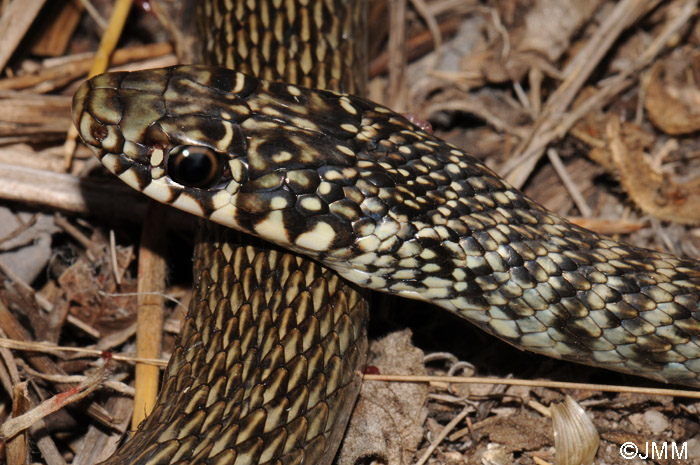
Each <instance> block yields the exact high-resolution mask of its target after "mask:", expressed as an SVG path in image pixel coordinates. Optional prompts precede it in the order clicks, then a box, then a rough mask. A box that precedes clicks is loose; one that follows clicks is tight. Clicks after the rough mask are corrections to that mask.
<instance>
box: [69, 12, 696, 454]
mask: <svg viewBox="0 0 700 465" xmlns="http://www.w3.org/2000/svg"><path fill="white" fill-rule="evenodd" d="M244 3H246V2H239V6H240V5H242V4H244ZM262 3H265V4H268V3H269V2H262ZM273 3H281V2H273ZM287 3H289V2H287ZM302 3H304V2H302ZM311 3H314V2H311ZM321 3H322V2H318V4H321ZM314 4H315V3H314ZM319 8H321V7H319ZM312 10H313V7H312V6H309V11H312ZM305 11H306V10H305ZM307 13H308V11H307ZM318 17H319V18H321V19H323V18H326V16H324V15H319V16H318ZM326 20H328V19H327V18H326ZM272 30H274V27H273V28H272ZM232 35H235V34H232ZM302 68H303V66H302V67H300V68H299V69H302ZM326 71H328V70H323V72H322V73H320V74H322V75H323V76H325V77H326V78H328V79H329V82H330V81H332V80H333V79H336V80H337V77H338V76H336V77H335V78H334V77H333V72H326ZM262 74H263V75H264V74H265V73H264V72H263V73H262ZM329 77H330V78H329ZM73 111H74V121H75V124H76V126H77V127H78V128H79V129H80V133H81V136H82V137H83V139H84V141H85V142H86V143H87V144H88V146H90V147H91V148H92V149H93V150H94V152H95V153H96V155H97V156H98V158H99V159H100V160H101V161H102V162H103V163H104V165H105V166H106V167H107V168H108V169H109V170H110V171H112V172H114V173H115V174H116V175H117V176H119V177H120V178H121V179H122V180H124V181H125V182H127V183H128V184H129V185H131V186H132V187H134V188H136V189H138V190H141V191H143V192H144V193H146V194H147V195H149V196H151V197H153V198H155V199H157V200H160V201H162V202H165V203H168V204H171V205H173V206H175V207H177V208H180V209H183V210H185V211H188V212H191V213H194V214H196V215H198V216H200V217H203V218H206V219H208V220H211V221H214V222H217V223H220V224H222V225H225V226H228V227H230V228H233V229H236V230H238V231H242V232H245V233H249V234H251V235H254V236H257V237H260V238H262V239H265V240H267V241H270V242H272V243H275V244H277V245H278V246H280V247H282V248H284V249H288V250H291V251H293V252H296V253H299V254H303V255H304V256H307V257H311V258H312V259H314V260H315V261H316V262H318V263H321V264H323V265H324V266H327V267H329V268H331V269H333V270H335V272H337V273H338V274H339V275H340V276H342V277H343V278H344V279H345V280H347V281H349V282H351V283H355V284H356V285H358V286H360V287H366V288H371V289H375V290H379V291H382V292H388V293H392V294H396V295H400V296H404V297H408V298H412V299H420V300H424V301H427V302H431V303H434V304H436V305H438V306H441V307H443V308H446V309H448V310H450V311H452V312H455V313H456V314H458V315H460V316H462V317H464V318H465V319H467V320H469V321H471V322H473V323H474V324H476V325H478V326H479V327H481V328H482V329H484V330H486V331H487V332H489V333H491V334H494V335H496V336H498V337H500V338H502V339H504V340H506V341H508V342H510V343H511V344H513V345H515V346H517V347H520V348H523V349H527V350H531V351H534V352H538V353H542V354H546V355H549V356H552V357H556V358H563V359H566V360H573V361H577V362H581V363H587V364H592V365H597V366H602V367H606V368H610V369H614V370H619V371H624V372H631V373H635V374H639V375H643V376H647V377H650V378H654V379H658V380H665V381H671V382H679V383H683V384H688V385H696V386H697V385H700V321H699V318H700V313H699V310H700V302H699V299H700V267H699V266H698V263H697V262H695V261H692V260H684V259H680V258H677V257H674V256H671V255H667V254H663V253H658V252H653V251H649V250H644V249H640V248H636V247H632V246H629V245H625V244H622V243H619V242H615V241H612V240H610V239H606V238H603V237H600V236H598V235H596V234H594V233H592V232H590V231H587V230H585V229H582V228H580V227H577V226H575V225H572V224H571V223H569V222H567V221H566V220H564V219H562V218H560V217H558V216H556V215H554V214H552V213H550V212H548V211H546V210H545V209H544V208H543V207H541V206H540V205H538V204H536V203H535V202H533V201H532V200H530V199H528V198H527V197H525V196H524V195H523V194H521V193H520V192H519V191H517V190H516V189H514V188H512V187H511V186H509V185H508V184H507V183H506V182H505V181H503V180H502V179H501V178H499V177H498V176H497V175H496V174H495V173H493V172H492V171H491V170H489V169H488V168H487V167H485V166H484V165H483V164H482V163H480V162H479V161H478V160H476V159H474V158H473V157H471V156H469V155H468V154H466V153H465V152H463V151H461V150H460V149H458V148H456V147H454V146H451V145H449V144H447V143H445V142H443V141H441V140H439V139H438V138H436V137H434V136H432V135H430V134H426V133H425V132H423V131H421V130H420V129H418V128H417V127H415V126H414V125H412V124H411V123H409V122H408V121H407V120H406V119H404V118H403V117H401V116H400V115H398V114H396V113H393V112H391V111H390V110H388V109H386V108H384V107H382V106H380V105H377V104H375V103H372V102H369V101H367V100H364V99H361V98H358V97H353V96H350V95H346V94H343V93H339V92H335V91H323V90H317V89H315V90H311V89H307V88H302V87H298V86H295V85H292V84H289V83H282V82H270V81H263V80H258V79H257V78H254V77H252V76H249V75H245V74H241V73H238V72H235V71H232V70H228V69H224V68H209V67H196V66H179V67H174V68H168V69H162V70H150V71H139V72H134V73H114V74H108V75H102V76H98V77H96V78H94V79H92V80H90V81H88V82H87V83H85V84H84V85H83V86H82V87H81V88H80V90H79V91H78V92H77V94H76V96H75V99H74V109H73ZM200 158H201V160H204V162H203V163H204V164H203V165H198V166H199V168H198V170H196V171H191V170H187V169H182V167H183V166H184V167H187V166H189V161H188V160H191V159H200ZM202 166H203V167H202ZM193 173H194V174H193ZM211 228H212V229H213V231H212V233H211V234H213V238H212V237H211V236H207V237H210V238H209V239H207V240H204V241H201V243H200V244H199V246H198V250H199V252H198V256H197V259H196V267H198V269H199V270H201V273H200V274H199V275H198V276H199V277H198V279H199V283H198V289H199V290H198V294H197V295H196V299H195V303H194V304H193V305H192V306H191V308H190V312H189V314H188V320H187V322H186V325H185V329H184V330H183V334H182V336H181V341H180V344H179V346H178V350H177V351H176V353H175V354H174V357H173V361H171V363H170V365H169V368H168V371H167V373H166V377H165V386H164V389H163V391H164V394H161V398H160V401H159V403H158V405H157V407H156V410H155V411H154V413H153V414H152V415H151V416H150V417H149V418H148V420H147V421H146V422H144V424H143V425H141V427H140V428H139V431H138V432H137V433H136V435H135V437H134V438H133V439H132V440H131V441H129V442H128V443H127V444H126V445H125V447H124V448H123V451H122V452H120V454H121V455H118V456H117V457H115V458H114V459H113V460H114V462H120V463H121V462H132V461H134V462H138V463H142V462H143V463H147V462H156V461H157V460H156V459H162V462H163V463H178V462H192V463H194V462H198V461H200V460H201V461H205V462H210V463H218V462H222V463H223V462H228V463H234V460H235V463H239V460H240V463H267V462H278V463H300V462H301V461H307V460H308V461H310V462H311V463H315V462H314V460H321V459H322V460H323V461H325V462H327V461H330V460H331V459H332V456H333V453H334V451H335V448H336V447H337V445H336V444H337V441H338V439H339V437H340V435H341V434H342V428H343V425H344V420H345V419H346V418H347V415H348V414H349V408H350V407H351V405H352V401H353V399H354V396H355V393H356V389H357V385H358V380H357V377H356V376H355V374H354V373H353V370H354V369H356V368H357V367H358V366H359V365H360V364H361V363H362V360H363V357H364V346H365V343H364V336H363V329H362V327H363V325H364V321H365V318H366V316H365V306H364V302H363V301H362V299H361V297H360V296H359V295H358V294H357V293H356V292H355V290H353V288H352V287H350V286H349V285H347V284H343V283H344V281H343V280H342V279H339V278H338V277H337V276H336V275H334V274H333V273H332V272H330V271H329V270H326V269H323V268H322V267H321V266H320V265H318V264H317V263H316V262H312V261H306V260H303V259H301V258H298V257H296V256H294V255H285V254H284V253H283V252H281V251H263V252H260V251H256V250H255V249H253V248H246V247H244V248H241V249H234V248H232V246H230V245H229V241H230V240H231V238H230V237H228V236H226V237H222V235H226V234H228V233H225V232H222V230H221V229H219V228H216V227H213V226H212V227H211ZM202 244H208V245H202ZM280 257H283V258H280ZM236 272H242V274H241V275H237V274H236ZM277 280H279V281H277ZM278 282H282V283H286V284H284V286H286V287H283V288H282V289H283V290H280V289H279V288H278V287H277V286H278V284H275V283H278ZM341 286H342V288H341ZM339 289H340V290H339ZM234 303H235V304H234ZM234 307H235V308H234ZM197 348H198V349H197ZM183 373H184V374H183ZM337 425H339V426H337ZM333 426H337V427H336V428H335V429H334V428H333ZM325 462H324V463H325Z"/></svg>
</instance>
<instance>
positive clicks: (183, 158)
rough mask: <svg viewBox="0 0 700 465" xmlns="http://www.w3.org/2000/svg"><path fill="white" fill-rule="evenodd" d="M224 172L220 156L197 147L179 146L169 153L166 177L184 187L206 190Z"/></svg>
mask: <svg viewBox="0 0 700 465" xmlns="http://www.w3.org/2000/svg"><path fill="white" fill-rule="evenodd" d="M223 172H224V161H223V159H222V157H221V155H220V154H219V153H218V152H216V151H214V150H212V149H210V148H209V147H203V146H198V145H180V146H177V147H175V148H174V149H172V150H171V151H170V154H169V157H168V175H169V176H170V178H171V179H172V180H173V181H175V182H176V183H178V184H182V185H183V186H185V187H195V188H198V189H206V188H209V187H212V186H215V185H216V184H218V182H219V181H220V180H221V177H222V175H223Z"/></svg>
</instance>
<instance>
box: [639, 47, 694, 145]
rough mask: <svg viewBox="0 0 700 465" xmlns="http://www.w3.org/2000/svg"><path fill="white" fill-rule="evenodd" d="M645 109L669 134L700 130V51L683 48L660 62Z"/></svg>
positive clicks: (654, 70) (653, 73) (652, 75)
mask: <svg viewBox="0 0 700 465" xmlns="http://www.w3.org/2000/svg"><path fill="white" fill-rule="evenodd" d="M646 94H647V98H646V100H645V101H644V107H645V108H646V110H647V115H648V116H649V119H650V120H651V122H652V123H654V125H655V126H656V127H658V128H659V129H661V130H662V131H664V132H665V133H667V134H688V133H691V132H695V131H697V130H699V129H700V49H693V48H690V47H683V48H680V49H676V50H674V51H673V53H671V55H670V56H668V57H666V58H665V59H663V60H660V61H658V62H657V63H656V64H655V65H654V66H653V67H652V69H651V72H650V76H649V79H648V80H647V82H646Z"/></svg>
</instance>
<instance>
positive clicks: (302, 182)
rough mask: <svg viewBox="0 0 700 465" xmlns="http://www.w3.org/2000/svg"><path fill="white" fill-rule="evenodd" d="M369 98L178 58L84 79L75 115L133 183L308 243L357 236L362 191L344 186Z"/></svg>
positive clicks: (165, 198)
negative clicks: (175, 62)
mask: <svg viewBox="0 0 700 465" xmlns="http://www.w3.org/2000/svg"><path fill="white" fill-rule="evenodd" d="M351 99H352V100H351ZM376 109H377V107H376V106H375V105H374V104H371V103H370V102H366V101H364V100H361V99H355V98H353V97H349V96H345V95H342V94H338V93H334V92H328V91H318V90H309V89H302V88H298V87H295V86H292V85H289V84H284V83H278V82H266V81H261V80H258V79H256V78H254V77H251V76H248V75H244V74H241V73H237V72H235V71H231V70H228V69H225V68H212V67H198V66H177V67H172V68H165V69H156V70H145V71H136V72H131V73H126V72H119V73H108V74H103V75H100V76H97V77H95V78H93V79H90V80H89V81H87V82H85V83H84V84H83V85H82V86H81V87H80V88H79V90H78V91H77V93H76V94H75V97H74V99H73V120H74V123H75V125H76V127H77V128H78V130H79V133H80V136H81V137H82V139H83V140H84V141H85V143H86V144H87V145H88V147H90V148H91V149H92V151H93V152H94V153H95V155H96V156H97V157H98V158H99V159H100V161H101V162H102V163H103V164H104V165H105V166H106V167H107V168H108V169H109V170H110V171H111V172H113V173H114V174H116V175H117V176H118V177H119V178H120V179H122V180H123V181H124V182H126V183H127V184H129V185H130V186H131V187H133V188H135V189H137V190H139V191H141V192H143V193H145V194H146V195H148V196H149V197H152V198H154V199H156V200H158V201H161V202H163V203H167V204H170V205H173V206H175V207H177V208H179V209H182V210H185V211H187V212H190V213H193V214H195V215H197V216H201V217H204V218H208V219H211V220H213V221H215V222H218V223H220V224H223V225H225V226H229V227H232V228H235V229H238V230H242V231H244V232H249V233H253V234H255V235H257V236H261V237H263V238H265V239H268V240H272V241H273V242H276V243H279V244H280V245H283V246H285V247H288V248H292V249H296V250H298V251H302V252H305V253H309V251H311V252H314V251H326V250H329V249H331V248H338V247H346V246H349V245H351V244H352V242H353V240H354V238H355V237H356V235H355V234H354V231H353V225H352V222H353V220H356V219H358V218H359V216H360V215H361V212H360V211H359V203H361V199H360V200H359V202H358V203H357V204H355V205H351V202H350V201H348V200H347V199H344V197H345V192H344V188H345V187H347V186H350V185H352V184H354V183H355V181H357V179H358V178H359V174H358V170H357V167H356V164H357V160H356V153H357V152H358V150H361V148H362V147H364V146H366V145H367V141H368V140H369V138H367V139H365V140H364V142H363V141H360V139H359V138H358V135H359V134H360V132H361V128H362V125H361V123H362V117H363V113H364V112H366V111H367V110H372V111H375V110H376ZM385 111H386V113H387V114H388V113H389V111H388V110H385ZM405 124H406V125H407V126H410V124H409V123H408V122H406V123H405ZM366 131H369V132H370V134H366V135H368V137H369V136H371V135H372V131H373V130H372V129H371V128H366ZM375 132H376V131H375ZM361 146H362V147H361ZM375 178H376V179H379V175H377V176H375ZM382 182H384V183H386V182H387V181H386V180H384V179H382ZM355 191H357V189H355V190H354V191H353V192H355ZM334 203H335V206H333V204H334Z"/></svg>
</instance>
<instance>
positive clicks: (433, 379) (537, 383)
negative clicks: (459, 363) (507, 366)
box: [362, 375, 700, 399]
mask: <svg viewBox="0 0 700 465" xmlns="http://www.w3.org/2000/svg"><path fill="white" fill-rule="evenodd" d="M362 379H363V380H365V381H397V382H405V383H464V384H504V385H508V386H527V387H546V388H552V389H585V390H587V391H603V392H624V393H633V394H646V395H653V396H670V397H686V398H689V399H700V391H689V390H683V389H658V388H643V387H634V386H615V385H607V384H589V383H567V382H562V381H547V380H528V379H498V378H484V377H478V376H473V377H466V376H408V375H406V376H402V375H364V376H363V378H362Z"/></svg>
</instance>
